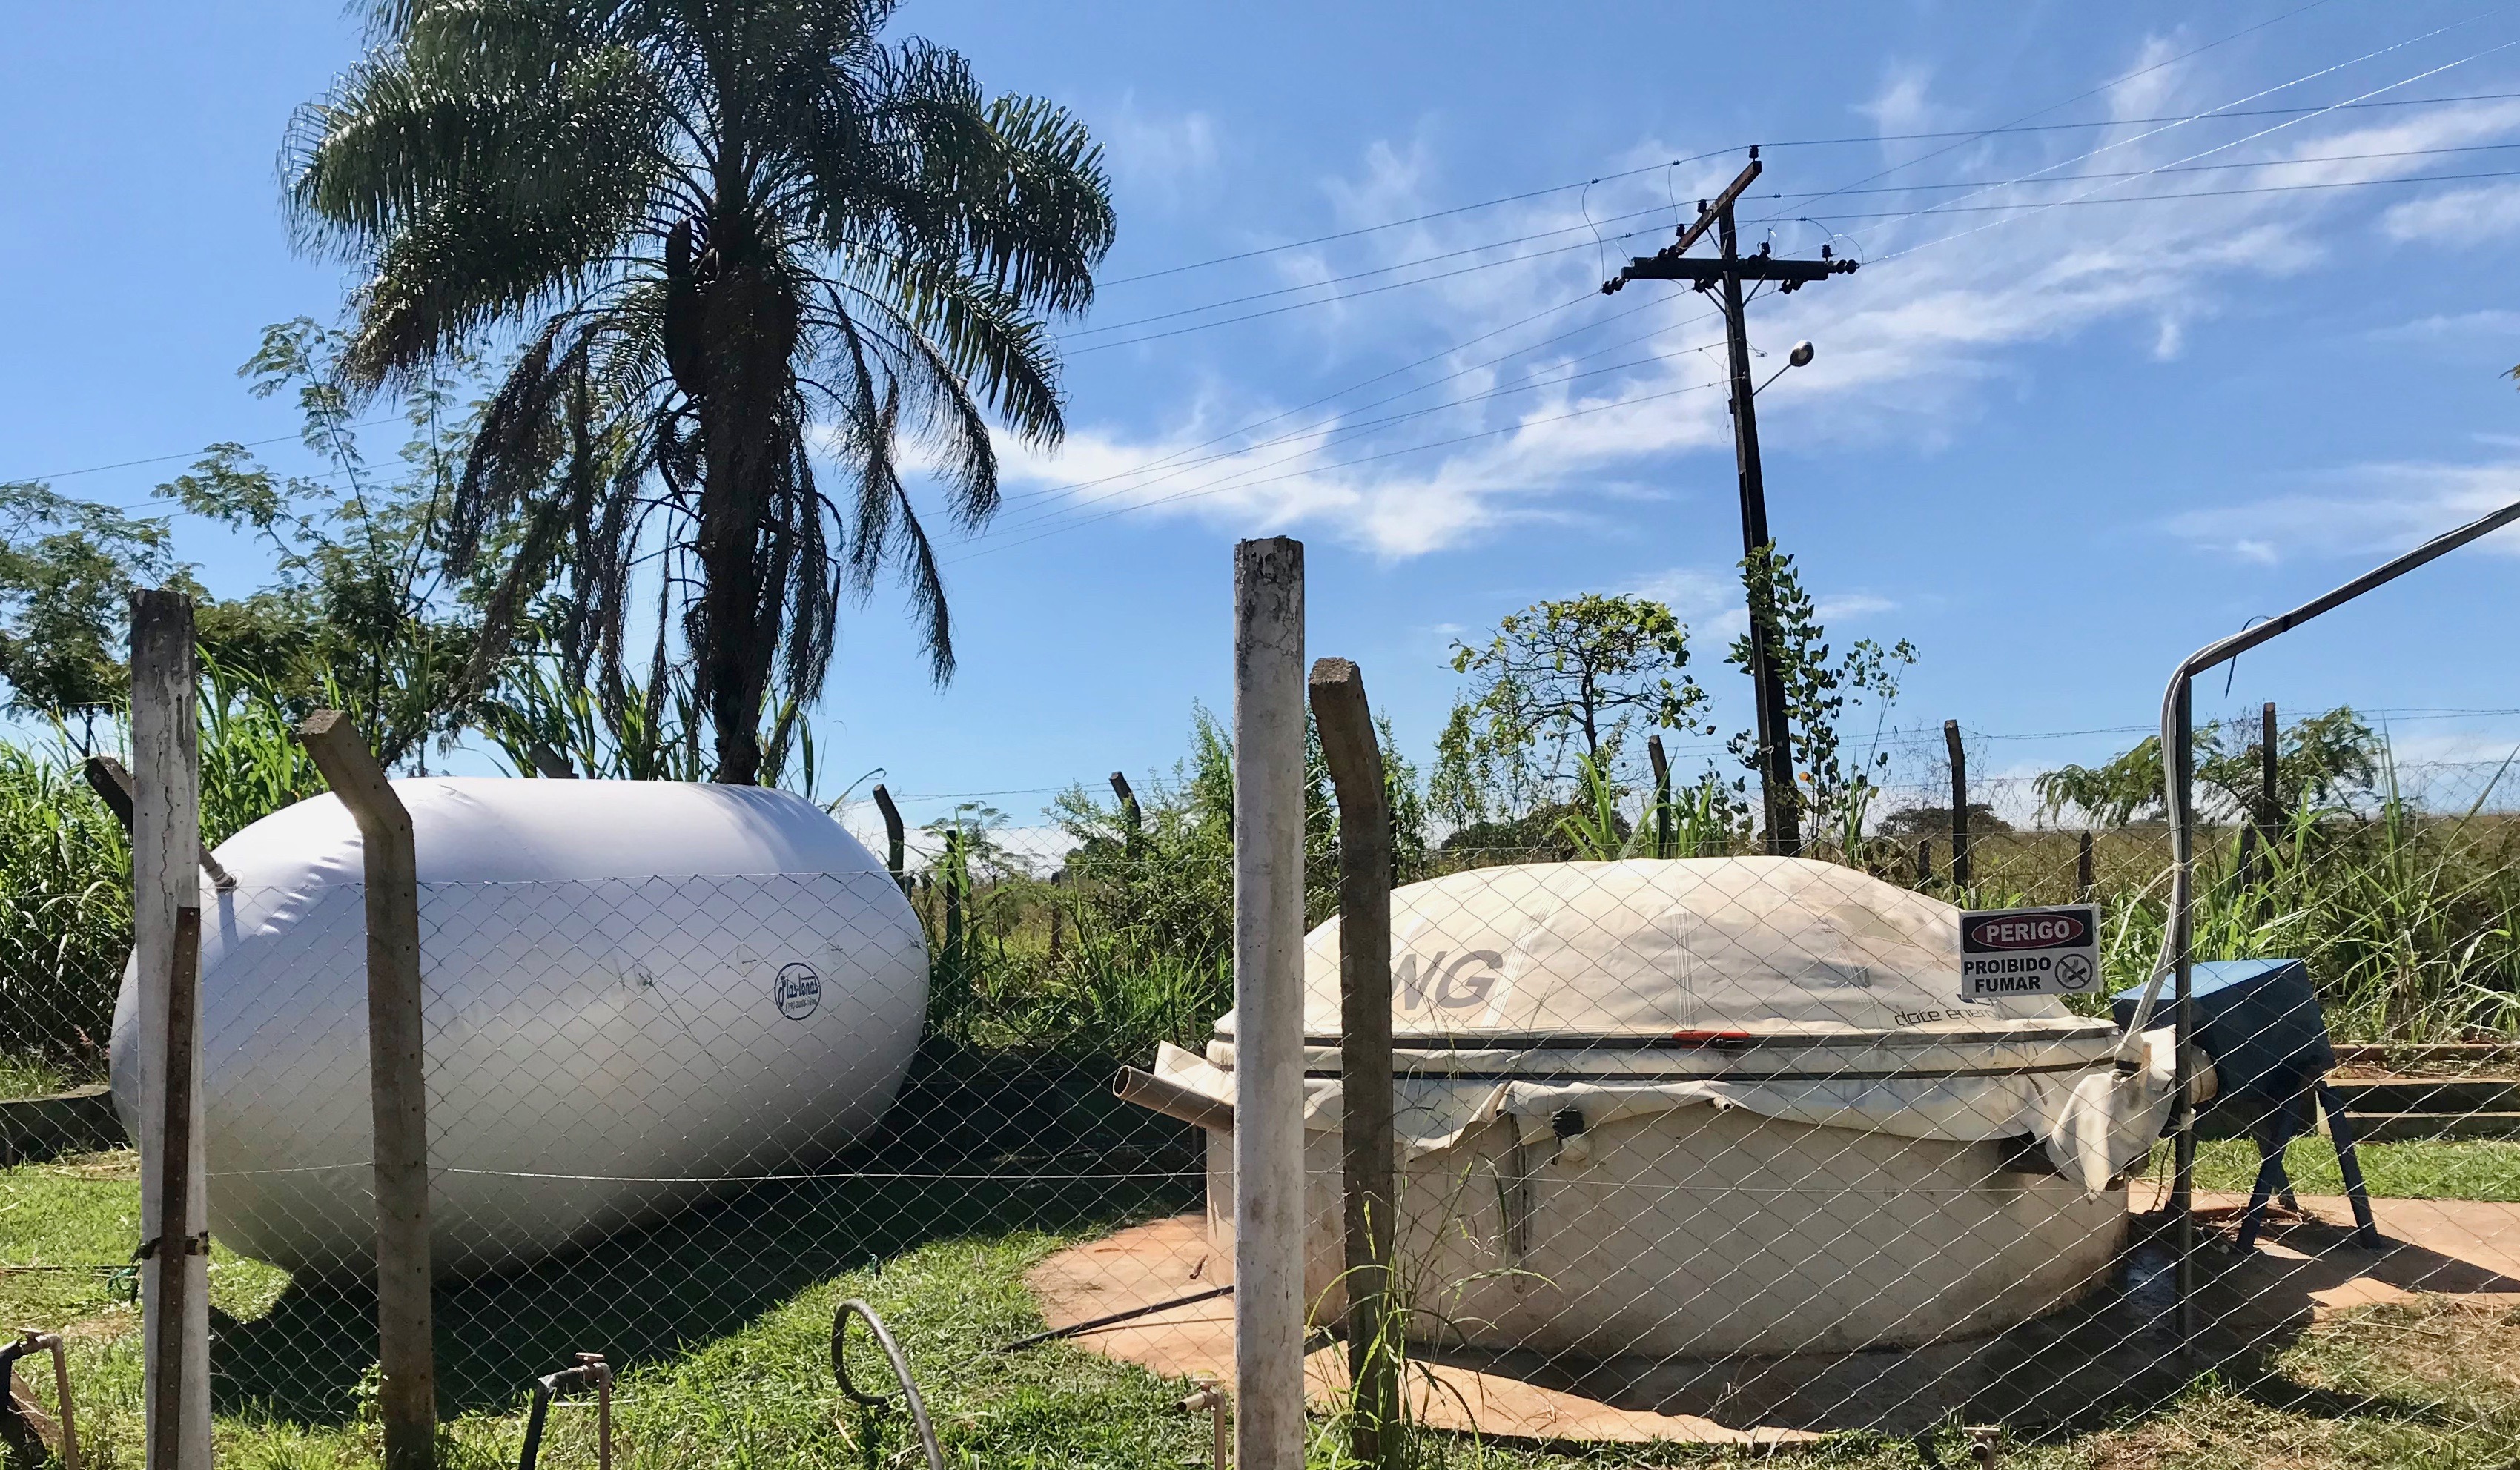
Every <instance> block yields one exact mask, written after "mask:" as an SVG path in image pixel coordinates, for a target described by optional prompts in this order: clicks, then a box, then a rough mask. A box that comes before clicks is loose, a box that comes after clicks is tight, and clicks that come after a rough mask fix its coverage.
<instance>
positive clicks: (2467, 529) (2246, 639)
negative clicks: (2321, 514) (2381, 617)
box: [2126, 501, 2520, 1056]
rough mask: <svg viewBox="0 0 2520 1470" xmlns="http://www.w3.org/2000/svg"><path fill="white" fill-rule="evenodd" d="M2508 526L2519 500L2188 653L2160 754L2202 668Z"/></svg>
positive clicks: (2152, 995)
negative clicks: (2185, 689) (2187, 691)
mask: <svg viewBox="0 0 2520 1470" xmlns="http://www.w3.org/2000/svg"><path fill="white" fill-rule="evenodd" d="M2513 521H2520V501H2513V502H2512V503H2511V504H2509V505H2507V506H2504V507H2503V508H2502V509H2501V510H2499V511H2496V512H2492V513H2490V514H2486V515H2481V516H2479V517H2477V518H2476V519H2474V520H2471V521H2469V522H2468V523H2467V524H2465V525H2463V526H2460V527H2458V528H2457V529H2455V530H2451V531H2444V532H2443V533H2442V534H2440V535H2438V536H2436V537H2434V538H2433V539H2432V540H2430V541H2427V542H2425V543H2424V544H2423V545H2421V546H2419V547H2416V548H2415V549H2414V550H2412V551H2410V552H2408V553H2407V554H2406V555H2404V556H2402V557H2397V558H2395V559H2394V560H2390V561H2384V562H2382V563H2381V564H2380V565H2378V566H2375V567H2373V568H2372V569H2371V570H2369V571H2367V572H2364V573H2363V575H2361V576H2359V577H2356V578H2355V579H2354V580H2353V581H2351V582H2347V583H2345V584H2344V585H2343V586H2341V587H2338V588H2336V589H2335V590H2334V591H2332V592H2327V593H2323V594H2321V595H2320V596H2318V597H2316V598H2313V599H2311V600H2310V601H2307V602H2304V603H2302V604H2301V605H2300V606H2298V607H2296V608H2294V609H2293V610H2292V611H2290V612H2287V613H2284V614H2282V615H2281V616H2279V617H2274V618H2270V619H2268V620H2267V621H2266V622H2263V623H2257V624H2253V625H2251V626H2249V627H2246V628H2243V629H2241V630H2240V631H2239V632H2237V633H2234V634H2232V635H2231V636H2230V637H2228V638H2224V639H2219V640H2217V641H2215V642H2213V643H2210V644H2207V645H2206V646H2204V647H2201V648H2199V649H2197V650H2196V651H2195V652H2193V653H2190V654H2188V655H2187V658H2186V660H2185V661H2184V662H2183V663H2182V664H2180V666H2179V668H2178V670H2177V672H2175V673H2173V674H2172V675H2171V676H2170V688H2169V689H2168V690H2165V691H2164V692H2163V694H2162V701H2161V703H2162V710H2161V728H2162V748H2163V751H2164V752H2165V754H2166V753H2167V752H2168V750H2169V747H2170V743H2171V741H2172V739H2173V736H2172V735H2171V726H2172V724H2173V722H2174V720H2175V719H2176V713H2175V709H2174V706H2176V705H2178V704H2179V703H2180V701H2181V698H2182V690H2181V687H2182V686H2183V685H2185V684H2187V683H2188V682H2189V681H2191V680H2193V679H2194V678H2195V677H2196V676H2197V675H2199V674H2202V673H2204V672H2205V671H2206V670H2207V669H2210V668H2212V667H2214V666H2215V665H2216V664H2220V663H2225V662H2228V661H2229V660H2231V659H2234V658H2237V657H2239V656H2240V655H2241V654H2243V653H2246V652H2248V651H2249V650H2250V649H2252V648H2255V647H2257V646H2260V645H2262V644H2265V643H2268V642H2270V641H2272V640H2273V639H2275V638H2277V637H2279V636H2281V635H2283V634H2285V633H2289V632H2291V631H2292V630H2293V629H2295V628H2298V627H2300V626H2301V625H2302V624H2304V623H2306V622H2309V621H2310V620H2311V619H2312V618H2315V617H2317V616H2318V615H2319V614H2320V613H2322V612H2330V611H2333V610H2335V609H2336V608H2337V607H2340V606H2342V605H2344V604H2345V603H2347V602H2350V601H2354V600H2355V599H2356V598H2359V597H2361V596H2362V595H2363V594H2364V593H2366V592H2370V591H2372V590H2373V589H2375V588H2378V587H2383V586H2386V585H2387V584H2388V583H2391V582H2394V581H2396V580H2397V579H2398V578H2400V577H2403V576H2405V575H2406V574H2407V573H2408V572H2410V571H2413V570H2414V569H2415V568H2416V567H2419V566H2422V565H2423V564H2424V563H2426V562H2428V561H2432V560H2434V559H2436V558H2438V557H2446V556H2448V555H2450V554H2451V553H2452V552H2454V551H2457V550H2458V549H2459V548H2460V547H2463V546H2465V545H2467V544H2468V543H2469V542H2471V541H2474V540H2476V539H2477V538H2479V537H2481V536H2487V535H2491V534H2492V533H2494V532H2496V531H2498V530H2500V529H2502V528H2503V527H2504V526H2507V525H2509V524H2511V523H2512V522H2513ZM2162 775H2163V785H2164V787H2165V789H2164V792H2163V796H2164V799H2165V801H2166V802H2167V803H2168V806H2169V811H2168V812H2167V813H2166V814H2165V815H2167V816H2168V817H2169V818H2170V819H2171V829H2172V843H2173V846H2172V849H2171V861H2172V863H2173V864H2174V865H2176V866H2177V868H2178V869H2180V870H2182V871H2184V870H2186V869H2188V867H2189V864H2190V859H2191V855H2190V854H2189V853H2188V851H2187V850H2186V848H2185V846H2184V845H2183V838H2181V837H2180V836H2179V831H2178V825H2179V814H2180V812H2181V811H2183V809H2184V808H2185V807H2186V805H2187V793H2186V791H2185V790H2183V789H2181V788H2180V787H2179V786H2178V785H2177V783H2176V781H2175V780H2174V778H2173V775H2172V773H2171V772H2170V770H2169V763H2168V762H2167V761H2164V763H2163V773H2162ZM2172 888H2173V896H2174V897H2176V896H2177V894H2178V893H2179V891H2180V889H2179V885H2178V883H2177V882H2176V881H2175V880H2174V882H2173V885H2172ZM2170 967H2171V953H2170V942H2169V935H2168V933H2167V932H2166V931H2165V933H2164V934H2163V936H2162V954H2161V957H2160V958H2159V960H2158V962H2157V963H2156V964H2155V965H2154V967H2153V974H2152V980H2151V983H2150V984H2148V985H2146V986H2145V987H2144V992H2143V999H2142V1000H2141V1001H2140V1002H2138V1004H2137V1006H2136V1016H2135V1024H2134V1025H2132V1026H2130V1027H2129V1028H2128V1029H2127V1038H2128V1042H2127V1044H2126V1045H2127V1047H2128V1050H2127V1053H2126V1054H2128V1055H2130V1056H2131V1055H2132V1054H2133V1049H2132V1048H2133V1047H2135V1046H2138V1045H2140V1044H2139V1042H2138V1041H2137V1038H2139V1037H2140V1036H2141V1035H2142V1033H2143V1031H2144V1029H2145V1027H2146V1025H2147V1024H2148V1023H2149V1022H2150V1021H2151V1020H2152V1012H2153V1007H2154V1004H2155V1002H2157V1001H2158V1000H2159V998H2160V994H2161V982H2162V979H2163V977H2164V976H2166V975H2168V974H2169V973H2170Z"/></svg>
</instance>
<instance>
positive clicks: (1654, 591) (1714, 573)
mask: <svg viewBox="0 0 2520 1470" xmlns="http://www.w3.org/2000/svg"><path fill="white" fill-rule="evenodd" d="M1628 590H1629V592H1630V593H1632V594H1633V595H1635V596H1637V597H1641V598H1651V599H1653V600H1654V601H1657V602H1660V603H1662V604H1663V605H1664V606H1666V607H1669V608H1670V609H1671V610H1672V611H1673V612H1675V613H1677V614H1679V615H1680V616H1681V617H1682V618H1683V619H1693V618H1699V617H1703V616H1706V615H1707V614H1709V613H1714V612H1720V611H1723V610H1725V609H1726V608H1728V607H1730V606H1731V605H1732V604H1733V602H1736V601H1740V598H1741V574H1740V572H1738V571H1736V570H1734V569H1733V568H1732V567H1729V566H1728V567H1723V568H1716V567H1706V566H1675V567H1672V568H1671V569H1670V570H1668V571H1658V572H1655V573H1653V574H1652V575H1650V576H1647V577H1645V578H1643V580H1641V581H1639V582H1638V583H1637V584H1636V585H1635V586H1634V587H1631V588H1629V589H1628Z"/></svg>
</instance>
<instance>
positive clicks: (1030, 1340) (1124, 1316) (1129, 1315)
mask: <svg viewBox="0 0 2520 1470" xmlns="http://www.w3.org/2000/svg"><path fill="white" fill-rule="evenodd" d="M1232 1295H1234V1288H1233V1287H1231V1286H1212V1287H1210V1288H1208V1289H1207V1290H1205V1291H1193V1292H1192V1293H1191V1294H1190V1295H1189V1296H1186V1297H1174V1298H1173V1299H1171V1300H1170V1301H1165V1302H1149V1303H1148V1304H1147V1305H1146V1306H1144V1307H1132V1308H1130V1309H1128V1310H1127V1311H1126V1312H1114V1313H1112V1314H1109V1315H1107V1316H1098V1317H1089V1318H1088V1319H1086V1320H1084V1321H1081V1322H1070V1323H1068V1324H1067V1325H1066V1326H1064V1327H1053V1328H1051V1329H1050V1330H1049V1331H1047V1332H1036V1333H1033V1334H1032V1335H1031V1336H1029V1337H1018V1338H1016V1339H1015V1340H1014V1341H1013V1342H1011V1343H1009V1344H1007V1345H1006V1346H1005V1347H1003V1348H1000V1349H999V1350H998V1351H999V1352H1001V1353H1012V1352H1016V1351H1018V1350H1020V1349H1023V1348H1037V1347H1039V1346H1041V1345H1042V1344H1043V1343H1050V1342H1057V1341H1058V1340H1059V1339H1060V1338H1062V1337H1074V1336H1077V1335H1078V1334H1079V1333H1085V1332H1099V1331H1101V1330H1102V1329H1103V1328H1105V1327H1112V1326H1117V1325H1118V1324H1120V1323H1122V1322H1129V1321H1135V1320H1137V1319H1138V1318H1139V1317H1142V1316H1153V1315H1154V1314H1156V1313H1158V1312H1170V1311H1172V1310H1173V1309H1174V1308H1176V1307H1188V1306H1192V1305H1193V1304H1194V1303H1198V1302H1212V1301H1215V1300H1216V1299H1217V1298H1218V1297H1230V1296H1232Z"/></svg>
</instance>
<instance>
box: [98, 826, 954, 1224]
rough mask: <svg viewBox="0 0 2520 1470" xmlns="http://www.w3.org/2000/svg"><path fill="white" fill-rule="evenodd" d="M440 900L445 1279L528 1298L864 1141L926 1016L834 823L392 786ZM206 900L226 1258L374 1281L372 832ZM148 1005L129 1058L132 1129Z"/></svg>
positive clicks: (123, 1077) (288, 861) (123, 1052)
mask: <svg viewBox="0 0 2520 1470" xmlns="http://www.w3.org/2000/svg"><path fill="white" fill-rule="evenodd" d="M393 787H394V792H395V794H396V795H397V796H399V797H400V798H401V799H402V802H403V804H404V805H405V806H406V807H407V808H409V809H410V812H411V816H412V825H413V830H414V839H415V844H416V847H417V852H418V858H419V870H420V880H421V896H420V929H421V981H422V987H423V1002H422V1004H423V1012H424V1024H425V1028H426V1035H427V1041H426V1067H427V1082H428V1102H427V1107H428V1144H429V1168H430V1225H431V1241H432V1249H433V1255H434V1265H435V1267H436V1269H437V1270H439V1271H441V1272H445V1273H449V1274H475V1273H481V1272H486V1271H495V1270H505V1269H508V1268H510V1267H514V1266H519V1265H523V1264H526V1263H529V1262H531V1261H533V1260H535V1259H537V1258H539V1257H542V1256H544V1255H548V1254H549V1253H551V1252H553V1251H556V1250H559V1249H562V1248H563V1247H566V1246H569V1245H572V1244H576V1243H581V1242H583V1241H586V1240H588V1239H591V1238H594V1237H597V1236H600V1235H602V1234H605V1233H607V1232H609V1231H612V1230H615V1229H619V1228H621V1227H623V1226H625V1225H635V1224H638V1223H640V1222H642V1221H646V1220H650V1219H653V1218H655V1217H658V1216H660V1215H662V1214H664V1213H666V1212H668V1211H670V1210H672V1209H674V1208H677V1207H679V1206H681V1205H684V1204H687V1203H690V1202H693V1201H695V1200H697V1199H699V1198H701V1197H703V1196H705V1195H706V1194H708V1193H710V1192H711V1191H712V1190H713V1189H719V1188H724V1187H729V1186H733V1185H735V1184H738V1183H740V1182H741V1181H742V1180H743V1179H744V1178H746V1177H747V1176H757V1175H761V1174H767V1173H780V1172H792V1171H793V1170H794V1169H796V1168H797V1167H798V1166H799V1165H800V1164H810V1163H812V1162H815V1161H818V1160H819V1159H822V1158H826V1157H828V1156H829V1155H830V1154H831V1153H832V1152H834V1151H836V1150H837V1149H839V1148H841V1147H843V1146H845V1145H846V1144H847V1143H849V1142H850V1141H851V1140H853V1139H854V1138H856V1137H858V1136H861V1135H862V1134H864V1133H865V1132H866V1131H867V1130H868V1129H869V1128H870V1127H872V1126H873V1125H874V1123H875V1122H876V1120H877V1118H878V1117H880V1116H881V1114H882V1113H883V1111H884V1109H885V1108H886V1106H888V1105H889V1103H890V1101H891V1099H892V1096H893V1093H894V1091H896V1090H897V1088H898V1087H899V1085H900V1083H901V1079H902V1076H903V1074H904V1073H905V1071H906V1070H907V1069H908V1066H909V1062H910V1056H911V1052H912V1050H913V1049H914V1048H915V1047H916V1046H917V1044H918V1039H919V1033H920V1029H921V1026H922V1021H923V1018H924V1013H925V1005H926V977H927V955H926V945H925V939H924V935H923V933H922V930H921V928H920V925H919V921H918V918H917V916H916V915H915V914H914V913H912V912H911V909H910V905H909V903H908V901H907V900H906V899H904V898H903V896H902V894H901V892H900V890H899V889H898V888H897V887H896V886H895V885H894V884H893V882H892V879H891V877H890V875H889V874H887V873H886V872H885V871H884V869H883V868H882V867H881V866H880V865H879V864H878V863H877V861H876V860H875V858H874V857H873V856H872V855H871V854H869V853H868V852H867V850H866V848H865V847H864V846H862V845H861V844H860V843H859V842H858V841H857V840H856V839H855V838H853V837H851V836H850V835H849V834H848V833H847V832H846V831H844V830H843V829H842V828H841V827H840V826H839V824H837V823H835V822H833V821H832V819H831V817H830V816H828V815H827V814H826V813H824V812H823V811H822V810H820V809H819V808H817V807H815V806H814V805H813V804H811V803H810V802H807V801H805V800H803V799H802V798H800V797H797V796H794V795H791V794H789V793H787V792H782V791H774V790H765V789H760V788H754V787H738V786H714V785H700V784H693V783H686V782H664V781H574V780H498V779H436V778H430V779H421V780H397V781H395V782H394V783H393ZM218 857H219V860H220V862H221V863H222V864H223V865H225V866H226V868H227V869H229V870H230V871H231V872H233V873H234V874H235V875H236V877H237V880H238V882H237V886H236V888H235V889H233V890H231V891H228V892H218V891H216V890H214V889H212V888H210V887H209V886H208V885H206V884H205V885H204V886H203V890H202V911H203V924H202V929H203V932H202V971H201V973H202V991H201V1027H202V1039H203V1061H202V1066H203V1078H202V1080H203V1134H204V1146H205V1148H206V1151H207V1155H208V1163H209V1171H210V1178H209V1201H210V1230H211V1233H212V1234H213V1235H215V1236H216V1237H218V1238H219V1239H220V1240H221V1241H223V1242H225V1243H226V1244H228V1245H230V1246H232V1247H234V1248H235V1249H237V1250H238V1251H240V1252H242V1253H244V1254H246V1255H249V1256H254V1257H257V1258H259V1259H262V1260H266V1261H269V1262H272V1263H274V1264H275V1265H279V1266H283V1267H287V1268H289V1269H290V1270H312V1271H318V1272H324V1271H354V1270H363V1269H366V1267H367V1266H368V1265H369V1264H370V1263H372V1260H373V1252H374V1242H375V1238H376V1237H375V1217H374V1205H373V1202H372V1196H371V1193H370V1184H371V1177H370V1174H369V1169H370V1163H369V1142H370V1136H371V1134H370V1128H371V1124H370V1109H369V1099H368V1089H367V1077H368V1041H367V974H366V938H365V935H366V927H365V913H364V891H363V889H364V885H363V881H362V877H363V869H362V857H361V847H360V840H359V834H358V828H357V826H356V825H355V824H354V823H353V822H352V820H351V818H350V815H349V813H348V812H347V810H345V809H344V808H343V807H342V806H341V805H340V803H339V802H338V801H337V800H335V799H334V798H333V797H331V796H329V795H326V796H319V797H316V798H313V799H311V800H308V801H304V802H300V803H298V804H297V805H295V806H293V807H290V808H288V809H287V810H285V811H282V812H278V813H275V814H273V815H272V816H270V817H267V818H265V819H263V820H262V821H260V822H257V823H255V824H253V825H251V826H249V827H247V828H246V829H245V830H244V831H241V832H239V833H237V834H236V835H235V836H234V837H231V838H229V839H228V840H227V841H226V842H224V843H222V844H221V845H220V847H219V849H218ZM133 1010H134V982H133V978H132V975H131V974H130V972H129V971H128V970H126V972H125V975H124V978H123V989H122V995H121V999H120V1001H119V1002H118V1003H117V1005H116V1007H115V1013H114V1030H113V1046H112V1062H113V1083H114V1097H115V1102H116V1106H117V1107H118V1108H120V1110H121V1111H122V1113H123V1115H124V1123H125V1126H126V1127H129V1126H131V1125H132V1124H133V1123H134V1122H135V1120H134V1119H133V1118H132V1116H131V1113H132V1109H133V1106H134V1099H135V1097H136V1087H135V1086H134V1084H135V1082H136V1071H135V1063H136V1057H135V1054H134V1037H133V1033H132V1028H133Z"/></svg>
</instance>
